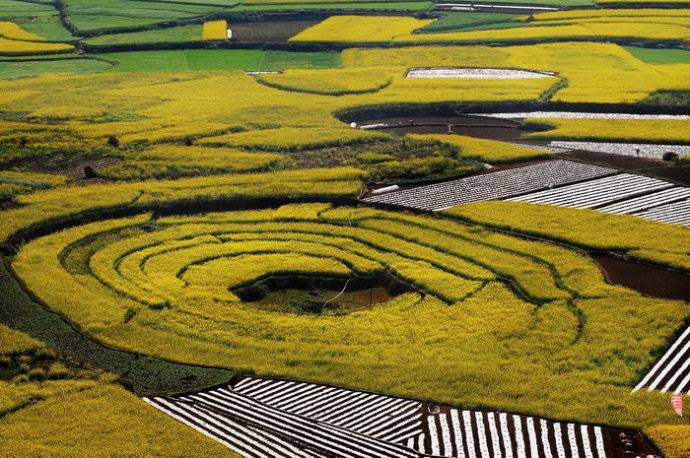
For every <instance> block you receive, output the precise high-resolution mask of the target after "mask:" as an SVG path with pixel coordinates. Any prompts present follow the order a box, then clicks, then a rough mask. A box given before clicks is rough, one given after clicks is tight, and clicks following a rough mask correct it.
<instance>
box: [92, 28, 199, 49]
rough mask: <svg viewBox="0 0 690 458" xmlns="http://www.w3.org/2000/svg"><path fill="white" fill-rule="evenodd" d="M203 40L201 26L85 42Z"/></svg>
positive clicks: (149, 31) (97, 43) (100, 43)
mask: <svg viewBox="0 0 690 458" xmlns="http://www.w3.org/2000/svg"><path fill="white" fill-rule="evenodd" d="M200 40H201V24H191V25H185V26H181V27H169V28H165V29H153V30H145V31H143V32H130V33H114V34H107V35H101V36H98V37H93V38H89V39H87V40H85V42H86V43H87V44H90V45H110V44H126V43H134V44H139V43H174V42H187V41H200Z"/></svg>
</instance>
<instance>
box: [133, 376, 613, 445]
mask: <svg viewBox="0 0 690 458" xmlns="http://www.w3.org/2000/svg"><path fill="white" fill-rule="evenodd" d="M146 401H147V402H149V403H150V404H152V405H153V406H155V407H157V408H159V409H160V410H162V411H163V412H165V413H167V414H168V415H171V416H172V417H174V418H175V419H177V420H178V421H181V422H182V423H184V424H187V425H189V426H191V427H192V428H194V429H196V430H198V431H200V432H202V433H204V434H206V435H208V436H210V437H212V438H214V439H216V440H217V441H219V442H220V443H222V444H224V445H226V446H227V447H229V448H231V449H232V450H234V451H236V452H238V453H240V454H241V455H242V456H244V457H258V456H264V455H266V454H268V455H270V456H275V457H286V458H287V457H293V458H294V457H305V458H306V457H310V456H313V453H318V454H319V455H320V454H321V452H324V453H332V452H333V451H338V456H343V457H350V458H369V457H374V456H375V457H389V456H395V457H405V456H410V457H412V456H420V454H422V455H424V456H427V455H428V454H430V455H433V456H444V457H464V456H470V457H475V456H494V457H501V456H506V457H512V456H518V457H523V456H539V457H542V456H543V457H557V458H565V457H566V456H567V457H572V458H576V457H578V458H579V457H589V458H594V457H597V458H605V457H606V456H607V454H606V448H607V446H608V447H611V445H613V443H612V442H610V440H609V439H608V438H605V437H606V436H608V434H610V433H609V432H608V431H606V430H605V429H604V428H602V427H599V426H592V425H583V424H574V423H560V422H553V421H549V420H545V419H541V418H535V417H524V416H520V415H509V414H506V413H502V412H482V411H469V410H462V411H461V410H458V409H454V408H450V409H441V408H439V410H441V411H440V412H431V411H430V408H427V407H425V406H424V404H422V403H421V402H418V401H412V400H409V399H404V398H395V397H388V396H382V395H378V394H372V393H364V392H359V391H351V390H346V389H342V388H336V387H329V386H322V385H316V384H311V383H300V382H290V381H282V380H270V379H257V378H248V377H247V378H243V379H241V380H239V381H238V382H236V383H234V384H230V385H227V386H223V387H218V388H214V389H210V390H205V391H201V392H198V393H191V394H188V395H182V396H174V397H167V398H164V397H156V398H147V399H146ZM613 446H614V447H615V445H613Z"/></svg>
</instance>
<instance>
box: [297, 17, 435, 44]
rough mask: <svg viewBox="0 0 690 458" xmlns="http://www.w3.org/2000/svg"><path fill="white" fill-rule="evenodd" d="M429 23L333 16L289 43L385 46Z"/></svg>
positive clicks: (427, 21)
mask: <svg viewBox="0 0 690 458" xmlns="http://www.w3.org/2000/svg"><path fill="white" fill-rule="evenodd" d="M432 22H433V20H429V19H414V18H410V17H387V16H332V17H329V18H328V19H326V20H324V21H322V22H319V23H318V24H316V25H315V26H312V27H310V28H308V29H307V30H305V31H303V32H300V33H298V34H297V35H295V36H294V37H292V38H290V41H293V42H300V41H331V42H332V41H335V42H342V43H362V42H371V43H374V42H386V41H392V40H394V39H396V38H397V37H400V36H403V37H404V36H408V35H409V34H411V33H412V32H414V31H415V30H417V29H420V28H422V27H424V26H425V25H428V24H431V23H432Z"/></svg>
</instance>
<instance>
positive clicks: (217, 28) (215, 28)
mask: <svg viewBox="0 0 690 458" xmlns="http://www.w3.org/2000/svg"><path fill="white" fill-rule="evenodd" d="M201 37H202V39H204V40H227V39H228V23H227V22H226V21H224V20H218V21H206V22H204V26H203V30H202V32H201Z"/></svg>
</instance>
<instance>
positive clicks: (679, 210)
mask: <svg viewBox="0 0 690 458" xmlns="http://www.w3.org/2000/svg"><path fill="white" fill-rule="evenodd" d="M635 216H639V217H640V218H646V219H651V220H654V221H661V222H664V223H670V224H680V225H683V226H689V227H690V199H685V200H681V201H680V202H673V203H670V204H666V205H660V206H658V207H654V208H651V209H649V210H645V211H643V212H640V213H635Z"/></svg>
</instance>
